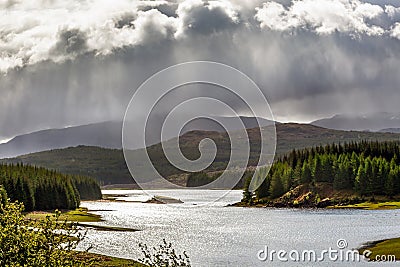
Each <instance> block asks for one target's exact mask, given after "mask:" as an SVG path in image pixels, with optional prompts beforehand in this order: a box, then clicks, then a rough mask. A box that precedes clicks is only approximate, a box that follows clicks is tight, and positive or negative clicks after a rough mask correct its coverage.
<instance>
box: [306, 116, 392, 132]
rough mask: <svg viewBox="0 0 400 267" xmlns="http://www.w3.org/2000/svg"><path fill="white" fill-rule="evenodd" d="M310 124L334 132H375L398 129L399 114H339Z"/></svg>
mask: <svg viewBox="0 0 400 267" xmlns="http://www.w3.org/2000/svg"><path fill="white" fill-rule="evenodd" d="M311 124H312V125H316V126H320V127H325V128H329V129H336V130H346V131H350V130H353V131H372V132H377V131H380V130H382V129H388V128H400V113H389V112H379V113H372V114H364V115H349V114H340V115H335V116H333V117H331V118H325V119H320V120H316V121H313V122H311Z"/></svg>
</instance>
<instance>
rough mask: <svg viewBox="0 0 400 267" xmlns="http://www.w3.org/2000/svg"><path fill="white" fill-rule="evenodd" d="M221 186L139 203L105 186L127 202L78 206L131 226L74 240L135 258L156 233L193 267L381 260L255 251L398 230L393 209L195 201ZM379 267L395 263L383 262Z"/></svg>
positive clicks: (232, 196) (351, 242)
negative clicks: (264, 255) (283, 256)
mask: <svg viewBox="0 0 400 267" xmlns="http://www.w3.org/2000/svg"><path fill="white" fill-rule="evenodd" d="M226 193H228V192H227V191H216V190H163V191H156V190H154V191H150V194H152V195H162V196H169V197H173V198H176V199H180V200H182V201H184V204H178V205H162V204H146V203H140V202H139V201H144V200H146V199H149V196H148V195H146V194H145V193H143V192H142V191H139V190H129V191H128V190H118V191H116V190H112V191H111V190H107V191H103V194H120V195H124V196H122V197H120V200H126V201H129V202H102V201H90V202H83V203H82V206H84V207H87V208H89V209H90V210H96V211H95V212H94V213H96V214H100V215H101V216H102V217H103V219H104V221H103V222H100V223H99V224H101V225H110V226H119V227H127V228H135V229H139V230H141V231H137V232H113V231H111V232H106V231H95V230H90V231H89V232H88V237H87V239H86V240H85V241H84V243H83V244H82V246H83V247H85V246H88V245H89V244H91V245H94V249H93V250H92V252H97V253H102V254H107V255H111V256H117V257H123V258H133V259H138V258H141V257H142V255H141V252H140V250H139V248H138V244H139V243H140V242H142V243H146V244H148V245H150V246H153V245H157V244H160V242H161V241H162V239H163V238H165V239H166V240H167V241H169V242H171V243H173V245H174V247H176V248H177V250H178V251H183V250H186V251H187V253H188V254H189V256H190V259H191V261H192V263H193V266H332V265H335V266H336V265H340V266H349V265H351V266H366V265H367V266H382V265H383V264H382V263H379V264H373V263H366V262H364V261H362V262H360V263H349V262H345V263H338V262H335V263H334V262H331V261H325V262H318V263H316V262H311V263H310V262H308V263H305V262H302V263H299V262H290V261H289V262H286V263H284V262H279V261H277V259H275V261H274V262H272V263H271V262H269V261H265V262H263V261H260V260H259V259H258V258H257V253H258V251H260V250H261V249H264V248H265V246H268V249H270V250H272V249H273V250H286V251H288V252H289V251H291V250H299V251H302V250H311V249H312V250H316V251H317V253H319V252H320V251H322V250H324V249H329V247H332V248H333V249H337V240H338V239H345V240H346V241H347V243H348V247H347V249H351V248H356V247H359V246H360V245H362V244H363V243H365V242H367V241H373V240H381V239H385V238H392V237H399V236H400V224H399V222H400V221H399V219H400V212H399V211H398V210H388V211H363V210H292V209H261V208H238V207H225V206H226V205H227V204H229V203H234V202H237V201H239V200H240V198H241V196H242V192H241V191H232V192H230V193H229V194H227V195H226V196H225V197H224V198H223V199H222V200H221V201H220V202H217V203H215V204H214V205H212V206H210V205H206V206H204V205H201V204H203V203H204V202H207V201H206V200H207V199H214V198H216V197H218V196H220V195H223V194H226ZM384 266H396V265H395V264H393V263H391V264H385V265H384Z"/></svg>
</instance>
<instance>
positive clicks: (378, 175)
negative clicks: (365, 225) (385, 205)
mask: <svg viewBox="0 0 400 267" xmlns="http://www.w3.org/2000/svg"><path fill="white" fill-rule="evenodd" d="M399 152H400V149H399V143H398V142H367V141H362V142H359V143H356V142H352V143H345V144H331V145H326V146H317V147H313V148H309V149H301V150H293V151H292V152H290V153H289V154H287V155H285V156H283V157H281V158H279V159H277V160H276V162H275V163H274V164H273V165H272V166H271V169H270V171H269V172H268V173H266V172H265V171H263V170H261V171H259V172H257V173H256V178H257V179H262V178H265V180H264V181H263V183H262V184H261V186H260V187H259V188H258V189H257V190H256V192H255V195H256V197H257V198H258V199H261V198H270V199H274V198H278V197H280V196H282V195H283V194H285V193H286V192H288V191H290V190H292V189H294V188H296V187H297V186H299V185H301V184H308V183H318V182H325V183H331V184H332V185H333V187H334V189H336V190H346V189H347V190H354V192H356V193H358V194H360V195H361V196H374V195H384V196H389V197H392V196H395V195H398V194H400V167H399V164H400V160H399V157H398V156H399ZM248 185H249V181H247V182H246V183H245V192H244V200H246V198H250V197H251V196H252V193H251V192H248Z"/></svg>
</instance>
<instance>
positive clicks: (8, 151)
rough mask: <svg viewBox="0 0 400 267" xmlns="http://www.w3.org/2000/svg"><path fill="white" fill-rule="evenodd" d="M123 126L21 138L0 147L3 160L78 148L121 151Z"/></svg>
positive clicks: (54, 131)
mask: <svg viewBox="0 0 400 267" xmlns="http://www.w3.org/2000/svg"><path fill="white" fill-rule="evenodd" d="M121 129H122V122H118V121H107V122H101V123H93V124H88V125H81V126H74V127H68V128H62V129H49V130H42V131H38V132H33V133H29V134H24V135H19V136H16V137H15V138H13V139H11V140H10V141H8V142H7V143H3V144H0V158H6V157H15V156H19V155H23V154H29V153H34V152H40V151H45V150H50V149H57V148H66V147H73V146H78V145H83V144H84V145H87V146H99V147H104V148H121V143H122V142H121V135H122V131H121Z"/></svg>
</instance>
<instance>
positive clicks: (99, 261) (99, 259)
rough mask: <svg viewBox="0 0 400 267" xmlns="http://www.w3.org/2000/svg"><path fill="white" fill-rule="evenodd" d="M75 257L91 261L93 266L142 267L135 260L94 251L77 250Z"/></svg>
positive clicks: (142, 266)
mask: <svg viewBox="0 0 400 267" xmlns="http://www.w3.org/2000/svg"><path fill="white" fill-rule="evenodd" d="M76 257H77V258H78V259H80V260H82V259H86V260H90V261H91V262H93V265H91V266H94V267H100V266H101V267H103V266H110V267H111V266H112V267H144V266H146V265H143V264H141V263H139V262H137V261H135V260H129V259H121V258H115V257H110V256H104V255H99V254H95V253H88V252H79V253H77V254H76Z"/></svg>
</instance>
